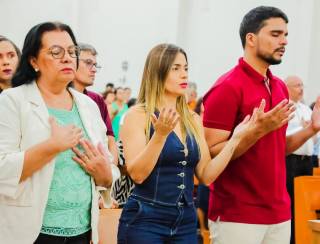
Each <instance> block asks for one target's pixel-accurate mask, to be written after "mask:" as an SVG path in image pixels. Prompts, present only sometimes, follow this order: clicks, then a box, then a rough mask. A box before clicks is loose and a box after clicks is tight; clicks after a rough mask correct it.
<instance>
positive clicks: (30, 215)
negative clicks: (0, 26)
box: [0, 22, 119, 244]
mask: <svg viewBox="0 0 320 244" xmlns="http://www.w3.org/2000/svg"><path fill="white" fill-rule="evenodd" d="M79 52H80V49H79V48H78V46H77V42H76V39H75V37H74V34H73V32H72V30H71V29H70V27H69V26H67V25H65V24H62V23H55V22H46V23H42V24H39V25H36V26H34V27H33V28H32V29H31V30H30V31H29V33H28V34H27V36H26V39H25V43H24V47H23V50H22V56H21V62H20V65H19V68H18V70H17V73H16V75H15V77H14V78H13V80H12V85H13V87H15V88H13V89H9V90H6V91H4V92H3V94H2V95H1V97H0V113H1V114H2V115H6V116H1V118H0V216H1V218H0V226H1V228H0V238H1V242H3V243H10V244H15V243H16V244H18V243H19V244H24V243H25V244H30V243H37V244H40V243H45V244H50V243H69V244H88V243H90V241H91V240H92V242H93V243H97V242H98V233H97V224H98V213H99V212H98V198H99V195H102V196H103V198H104V199H105V200H106V202H105V204H106V205H108V204H110V203H111V201H110V195H109V189H110V187H111V185H112V183H113V182H114V181H115V180H116V178H117V177H118V176H119V172H118V170H117V167H116V166H115V165H114V164H113V163H112V155H111V154H110V152H109V151H108V149H107V146H106V142H107V139H106V127H105V124H104V123H103V121H102V120H101V116H100V112H99V109H98V107H97V106H96V104H95V103H94V102H93V101H92V100H91V99H90V98H88V97H87V96H85V95H83V94H81V93H79V92H77V91H75V90H73V89H72V88H69V86H68V85H69V83H70V81H72V80H73V78H74V75H75V72H76V69H77V65H78V56H79Z"/></svg>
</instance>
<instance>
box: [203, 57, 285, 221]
mask: <svg viewBox="0 0 320 244" xmlns="http://www.w3.org/2000/svg"><path fill="white" fill-rule="evenodd" d="M267 76H268V78H269V83H270V90H271V94H270V93H269V91H268V89H267V88H266V86H265V84H264V77H263V76H262V75H261V74H259V73H258V72H256V71H255V70H254V69H253V68H252V67H251V66H250V65H249V64H247V63H246V62H245V61H244V60H243V59H242V58H241V59H239V63H238V65H237V66H236V67H234V68H233V69H232V70H230V71H229V72H228V73H226V74H224V75H223V76H222V77H220V78H219V79H218V80H217V82H216V83H215V84H214V86H213V87H212V88H211V89H210V90H209V92H208V93H207V94H206V95H205V97H204V107H205V111H204V118H203V124H204V126H205V127H207V128H215V129H222V130H227V131H232V130H233V129H234V128H235V126H236V125H237V124H239V122H241V121H242V120H243V119H244V117H245V116H246V115H247V114H252V112H253V109H254V108H255V107H259V105H260V102H261V99H262V98H264V99H265V100H266V108H265V111H269V110H270V109H272V108H273V107H274V106H276V105H277V104H278V103H279V102H280V101H282V100H283V99H285V98H288V91H287V88H286V86H285V84H284V83H283V82H282V81H281V80H280V79H279V78H277V77H275V76H273V75H272V74H271V72H270V71H269V70H268V72H267ZM286 127H287V126H283V127H282V128H280V129H278V130H276V131H273V132H271V133H269V134H268V135H266V136H264V137H263V138H261V139H260V140H258V141H257V143H256V144H255V145H254V146H252V147H251V148H250V149H249V150H248V151H247V152H246V153H244V154H243V155H242V156H241V157H239V158H237V159H235V160H233V161H231V162H230V163H229V165H228V166H227V168H226V169H225V170H224V171H223V173H222V174H221V175H220V176H219V177H218V178H217V180H216V181H215V182H214V189H213V191H212V192H210V205H209V214H208V216H209V219H211V220H213V221H215V220H216V219H217V218H218V217H220V220H221V221H226V222H238V223H250V224H276V223H280V222H284V221H287V220H289V219H290V217H291V214H290V198H289V195H288V193H287V189H286V166H285V146H286Z"/></svg>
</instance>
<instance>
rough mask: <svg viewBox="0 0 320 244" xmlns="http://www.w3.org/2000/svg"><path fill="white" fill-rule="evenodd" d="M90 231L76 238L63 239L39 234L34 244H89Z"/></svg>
mask: <svg viewBox="0 0 320 244" xmlns="http://www.w3.org/2000/svg"><path fill="white" fill-rule="evenodd" d="M90 241H91V231H88V232H86V233H83V234H81V235H78V236H71V237H63V236H53V235H46V234H42V233H40V235H39V236H38V238H37V240H36V241H35V243H34V244H90Z"/></svg>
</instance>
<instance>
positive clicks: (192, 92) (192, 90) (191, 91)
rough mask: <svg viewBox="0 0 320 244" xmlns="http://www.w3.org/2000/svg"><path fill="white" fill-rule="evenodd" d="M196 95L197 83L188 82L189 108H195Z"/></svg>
mask: <svg viewBox="0 0 320 244" xmlns="http://www.w3.org/2000/svg"><path fill="white" fill-rule="evenodd" d="M197 96H198V94H197V84H196V83H194V82H189V83H188V89H187V101H188V107H189V109H191V110H194V109H195V108H196V105H197Z"/></svg>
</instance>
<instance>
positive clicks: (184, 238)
mask: <svg viewBox="0 0 320 244" xmlns="http://www.w3.org/2000/svg"><path fill="white" fill-rule="evenodd" d="M150 243H152V244H160V243H161V244H162V243H163V244H179V243H181V244H196V243H197V219H196V210H195V208H194V206H193V205H192V206H188V205H186V204H181V205H179V206H162V205H158V204H154V203H152V202H145V201H141V200H138V199H135V198H133V197H132V196H131V197H130V198H129V200H128V202H127V203H126V205H125V206H124V208H123V211H122V214H121V217H120V221H119V230H118V244H150Z"/></svg>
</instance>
